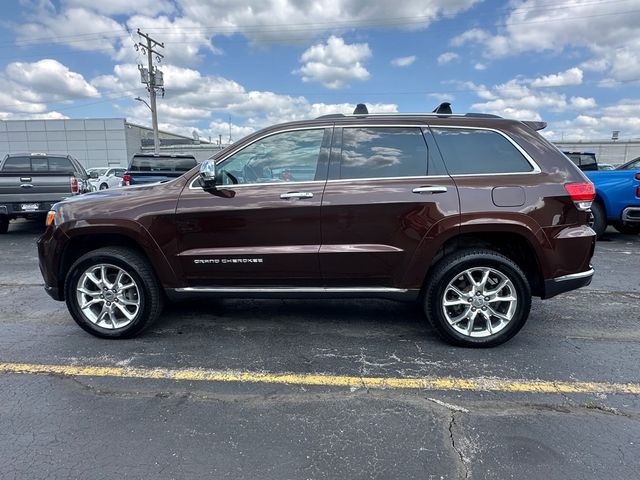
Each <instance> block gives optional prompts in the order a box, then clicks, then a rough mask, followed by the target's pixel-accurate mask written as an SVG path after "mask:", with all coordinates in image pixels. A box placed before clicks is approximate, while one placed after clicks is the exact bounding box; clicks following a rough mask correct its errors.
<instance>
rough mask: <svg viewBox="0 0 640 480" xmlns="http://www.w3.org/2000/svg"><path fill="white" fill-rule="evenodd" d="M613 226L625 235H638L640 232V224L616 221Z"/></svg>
mask: <svg viewBox="0 0 640 480" xmlns="http://www.w3.org/2000/svg"><path fill="white" fill-rule="evenodd" d="M613 228H615V229H616V230H617V231H619V232H620V233H624V234H625V235H638V234H639V233H640V225H638V224H636V225H629V224H624V223H614V224H613Z"/></svg>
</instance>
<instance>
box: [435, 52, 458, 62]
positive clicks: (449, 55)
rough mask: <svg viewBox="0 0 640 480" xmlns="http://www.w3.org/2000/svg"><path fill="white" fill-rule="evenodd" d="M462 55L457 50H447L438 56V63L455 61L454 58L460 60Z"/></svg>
mask: <svg viewBox="0 0 640 480" xmlns="http://www.w3.org/2000/svg"><path fill="white" fill-rule="evenodd" d="M459 58H460V55H458V54H457V53H455V52H445V53H443V54H442V55H439V56H438V65H444V64H445V63H449V62H453V61H454V60H458V59H459Z"/></svg>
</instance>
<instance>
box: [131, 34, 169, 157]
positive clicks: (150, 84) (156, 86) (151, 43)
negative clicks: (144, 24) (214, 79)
mask: <svg viewBox="0 0 640 480" xmlns="http://www.w3.org/2000/svg"><path fill="white" fill-rule="evenodd" d="M138 35H140V36H141V37H142V38H143V39H145V40H146V42H144V43H143V42H138V43H137V44H136V50H138V49H142V53H143V54H144V53H146V54H147V68H145V67H143V66H142V65H138V70H140V79H141V81H142V83H144V84H146V85H147V90H148V91H149V103H150V104H151V105H150V108H151V121H152V123H153V151H154V152H155V153H160V138H159V135H158V110H157V108H156V90H161V91H162V96H163V97H164V79H163V77H162V72H161V71H160V70H158V67H155V66H154V65H153V56H154V55H155V57H156V62H158V63H160V62H161V61H162V59H163V58H164V55H162V54H161V53H160V52H158V51H157V50H154V48H156V47H161V48H164V43H160V42H158V41H156V40H154V39H153V38H151V37H150V36H149V35H147V34H146V33H142V32H141V31H140V29H138Z"/></svg>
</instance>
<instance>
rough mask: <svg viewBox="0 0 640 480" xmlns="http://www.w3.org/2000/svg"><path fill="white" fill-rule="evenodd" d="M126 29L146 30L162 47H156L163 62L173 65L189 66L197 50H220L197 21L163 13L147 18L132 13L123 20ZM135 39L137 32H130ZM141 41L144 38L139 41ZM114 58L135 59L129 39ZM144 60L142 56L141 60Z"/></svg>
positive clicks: (196, 56) (193, 60)
mask: <svg viewBox="0 0 640 480" xmlns="http://www.w3.org/2000/svg"><path fill="white" fill-rule="evenodd" d="M127 26H128V28H129V30H130V31H132V32H135V31H136V30H137V28H140V30H141V31H143V32H146V33H150V34H151V36H152V37H154V38H157V39H158V41H162V42H163V43H164V45H165V48H157V49H156V50H158V51H159V52H160V53H161V54H162V55H164V57H165V58H164V60H163V62H166V63H171V64H174V65H193V64H195V63H198V62H199V61H201V60H202V57H201V55H200V52H201V51H202V50H207V51H209V52H211V53H216V54H217V53H220V50H218V49H217V48H215V47H214V46H213V44H212V43H211V36H210V35H209V34H207V33H205V31H204V30H203V27H202V24H201V23H199V22H198V21H195V20H192V19H190V18H185V17H177V18H173V19H171V18H169V17H167V16H159V17H149V16H146V15H134V16H132V17H130V18H129V19H128V20H127ZM133 37H134V39H135V40H136V41H138V35H137V34H135V33H134V34H133ZM143 43H144V41H143ZM115 59H116V60H118V61H136V60H135V59H136V52H135V51H134V49H133V48H132V42H131V41H129V42H125V43H124V44H123V45H122V47H121V49H120V51H119V52H118V53H117V55H115ZM144 61H146V59H144Z"/></svg>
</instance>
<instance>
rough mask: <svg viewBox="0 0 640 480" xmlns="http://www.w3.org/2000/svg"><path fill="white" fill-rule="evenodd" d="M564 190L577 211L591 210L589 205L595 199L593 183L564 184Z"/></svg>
mask: <svg viewBox="0 0 640 480" xmlns="http://www.w3.org/2000/svg"><path fill="white" fill-rule="evenodd" d="M564 188H565V190H566V191H567V193H568V194H569V196H570V197H571V200H573V203H575V205H576V207H577V208H578V210H589V209H590V208H591V203H593V199H594V198H596V189H595V187H594V186H593V183H591V182H580V183H565V185H564Z"/></svg>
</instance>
